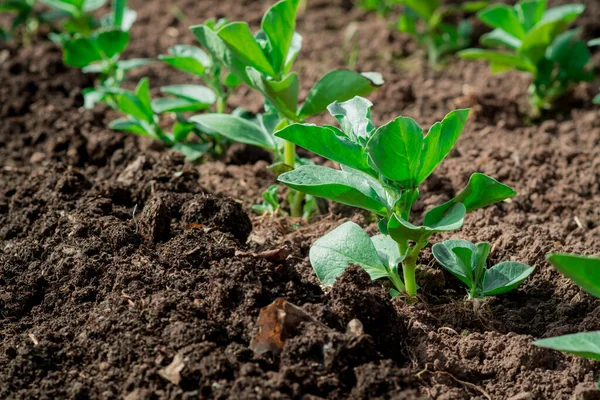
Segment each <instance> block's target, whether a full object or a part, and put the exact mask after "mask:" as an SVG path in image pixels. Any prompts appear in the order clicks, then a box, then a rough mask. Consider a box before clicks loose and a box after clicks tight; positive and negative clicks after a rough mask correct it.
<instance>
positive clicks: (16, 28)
mask: <svg viewBox="0 0 600 400" xmlns="http://www.w3.org/2000/svg"><path fill="white" fill-rule="evenodd" d="M39 3H40V2H39V1H38V0H0V14H2V13H10V14H14V18H13V19H12V21H11V24H10V29H9V30H6V31H5V30H3V29H0V40H5V41H8V40H9V39H10V38H11V37H13V36H16V35H17V34H20V36H21V38H22V40H23V43H24V44H25V45H29V44H30V42H31V36H32V35H33V34H34V33H35V32H36V31H37V30H38V28H39V27H40V26H41V25H42V24H50V25H51V24H52V23H53V22H55V21H57V20H59V19H61V18H63V17H64V16H65V15H64V13H62V12H60V11H59V10H57V9H51V10H40V8H39V7H38V5H39Z"/></svg>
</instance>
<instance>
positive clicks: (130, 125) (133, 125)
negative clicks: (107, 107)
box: [108, 118, 154, 137]
mask: <svg viewBox="0 0 600 400" xmlns="http://www.w3.org/2000/svg"><path fill="white" fill-rule="evenodd" d="M108 127H109V128H110V129H114V130H116V131H125V132H131V133H135V134H136V135H141V136H149V137H152V136H153V135H154V132H153V131H152V128H151V127H150V126H149V125H147V124H145V123H144V121H139V120H132V119H127V118H119V119H116V120H114V121H112V122H111V123H110V124H108Z"/></svg>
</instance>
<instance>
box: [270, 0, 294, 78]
mask: <svg viewBox="0 0 600 400" xmlns="http://www.w3.org/2000/svg"><path fill="white" fill-rule="evenodd" d="M298 4H299V0H282V1H279V2H278V3H276V4H274V5H273V6H272V7H271V8H269V10H267V12H266V13H265V15H264V17H263V20H262V24H261V27H262V30H263V31H264V33H265V34H266V35H267V37H268V40H269V44H270V50H271V51H270V56H271V65H272V66H273V69H274V70H275V72H276V73H282V72H283V69H284V68H285V62H286V59H287V56H288V52H289V50H290V46H291V45H292V39H293V36H294V31H295V29H296V12H297V11H298Z"/></svg>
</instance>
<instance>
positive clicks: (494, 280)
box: [483, 261, 535, 296]
mask: <svg viewBox="0 0 600 400" xmlns="http://www.w3.org/2000/svg"><path fill="white" fill-rule="evenodd" d="M534 270H535V267H530V266H529V265H525V264H522V263H519V262H513V261H505V262H501V263H500V264H496V265H494V266H493V267H492V268H490V269H488V270H487V271H486V273H485V278H484V280H483V294H484V295H485V296H496V295H499V294H504V293H507V292H510V291H511V290H513V289H515V288H516V287H517V286H519V285H520V284H521V283H523V281H524V280H525V279H527V277H528V276H529V275H531V273H532V272H533V271H534Z"/></svg>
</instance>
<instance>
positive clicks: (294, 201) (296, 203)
mask: <svg viewBox="0 0 600 400" xmlns="http://www.w3.org/2000/svg"><path fill="white" fill-rule="evenodd" d="M283 162H284V163H285V164H286V165H289V166H290V167H292V168H295V167H296V145H295V144H294V143H292V142H288V141H286V142H285V144H284V147H283ZM290 190H291V189H290ZM290 199H291V201H290V214H291V216H292V218H301V217H302V202H303V201H304V193H301V192H294V193H292V194H291V195H290Z"/></svg>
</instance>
